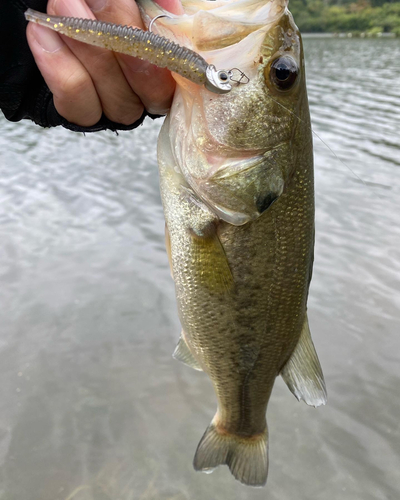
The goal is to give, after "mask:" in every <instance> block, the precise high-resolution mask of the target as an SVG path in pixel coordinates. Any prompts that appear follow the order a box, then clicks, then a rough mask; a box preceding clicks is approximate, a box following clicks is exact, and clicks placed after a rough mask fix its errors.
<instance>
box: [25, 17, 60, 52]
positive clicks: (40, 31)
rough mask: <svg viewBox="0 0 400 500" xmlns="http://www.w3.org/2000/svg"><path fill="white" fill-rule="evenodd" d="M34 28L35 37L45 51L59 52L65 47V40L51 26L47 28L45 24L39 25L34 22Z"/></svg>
mask: <svg viewBox="0 0 400 500" xmlns="http://www.w3.org/2000/svg"><path fill="white" fill-rule="evenodd" d="M32 28H33V30H34V32H33V36H34V37H35V40H36V41H37V43H38V44H39V45H40V46H41V47H42V49H43V50H44V51H46V52H57V50H60V49H61V48H62V47H63V45H64V42H63V41H62V40H61V38H60V37H59V35H57V33H55V32H54V31H51V30H50V29H49V28H45V27H44V26H38V25H37V24H33V26H32Z"/></svg>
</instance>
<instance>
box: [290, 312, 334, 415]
mask: <svg viewBox="0 0 400 500" xmlns="http://www.w3.org/2000/svg"><path fill="white" fill-rule="evenodd" d="M281 375H282V378H283V380H284V381H285V382H286V384H287V386H288V387H289V389H290V391H291V392H292V393H293V394H294V395H295V396H296V398H297V399H298V400H299V401H300V400H303V401H305V402H306V403H307V404H308V405H310V406H315V407H317V406H321V405H324V404H325V403H326V399H327V394H326V388H325V380H324V375H323V373H322V369H321V365H320V363H319V360H318V356H317V353H316V351H315V347H314V344H313V341H312V339H311V334H310V328H309V326H308V319H307V316H306V318H305V320H304V325H303V329H302V331H301V334H300V339H299V342H298V344H297V346H296V349H295V350H294V351H293V353H292V356H291V357H290V359H289V361H287V363H286V364H285V366H284V367H283V369H282V370H281Z"/></svg>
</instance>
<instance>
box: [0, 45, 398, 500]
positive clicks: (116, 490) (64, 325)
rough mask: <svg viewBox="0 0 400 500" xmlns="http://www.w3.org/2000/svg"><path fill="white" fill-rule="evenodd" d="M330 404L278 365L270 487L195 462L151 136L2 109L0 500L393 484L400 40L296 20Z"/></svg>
mask: <svg viewBox="0 0 400 500" xmlns="http://www.w3.org/2000/svg"><path fill="white" fill-rule="evenodd" d="M305 45H306V52H307V62H308V86H309V97H310V103H311V112H312V117H313V123H314V128H315V130H316V132H317V133H318V134H319V136H320V137H321V138H322V139H323V140H324V141H325V142H326V143H328V144H329V146H330V147H331V148H332V149H333V150H334V151H335V153H336V154H337V155H338V156H339V157H340V158H342V159H343V160H344V161H345V163H346V164H347V165H348V166H349V167H350V168H351V169H352V170H353V171H354V172H356V174H357V175H358V176H360V177H361V178H362V179H363V180H364V182H365V184H366V185H364V184H363V183H361V181H359V179H358V178H357V177H355V176H354V175H353V174H352V173H351V172H350V171H349V170H348V169H347V168H346V167H345V166H344V165H343V164H341V163H340V161H338V160H337V159H336V158H335V157H334V155H333V154H332V153H331V152H330V151H329V150H328V149H327V148H326V147H325V146H324V145H323V144H322V143H321V142H320V141H319V140H318V139H315V154H316V193H317V194H316V196H317V238H316V240H317V241H316V259H315V268H314V278H313V282H312V286H311V296H310V301H309V317H310V323H311V328H312V332H313V336H314V340H315V343H316V346H317V350H318V352H319V356H320V359H321V363H322V365H323V368H324V372H325V378H326V381H327V385H328V390H329V404H328V406H327V407H325V408H319V409H317V410H315V409H313V408H309V407H306V405H304V404H300V403H297V402H296V400H295V399H294V398H293V396H292V395H291V394H290V393H289V391H288V390H287V388H286V387H285V386H284V384H283V382H282V381H281V380H278V381H277V384H276V386H275V389H274V392H273V396H272V399H271V401H270V405H269V410H268V423H269V429H270V475H269V480H268V484H267V487H266V488H264V489H259V490H255V489H250V488H246V487H244V486H242V485H240V484H239V483H237V482H236V481H235V480H234V479H233V478H232V476H231V475H230V473H229V471H228V470H227V468H226V467H221V468H220V469H218V470H217V471H216V472H214V473H213V474H212V475H204V474H200V473H195V472H194V471H193V469H192V465H191V462H192V458H193V454H194V451H195V448H196V446H197V443H198V441H199V439H200V437H201V436H202V434H203V432H204V430H205V428H206V426H207V425H208V423H209V421H210V420H211V418H212V416H213V415H214V411H215V396H214V393H213V390H212V388H211V384H210V382H209V380H208V379H207V377H206V376H205V375H204V374H202V373H199V372H195V371H194V370H191V369H189V368H186V367H185V366H184V365H181V364H180V363H178V362H176V361H174V360H173V359H172V358H171V353H172V351H173V349H174V346H175V343H176V341H177V339H178V336H179V331H180V327H179V322H178V318H177V312H176V306H175V299H174V289H173V284H172V281H171V278H170V276H169V269H168V264H167V257H166V254H165V250H164V241H163V240H164V235H163V232H164V222H163V214H162V209H161V203H160V197H159V191H158V178H157V166H156V159H155V147H154V144H155V141H156V138H157V134H158V130H159V127H160V125H161V121H158V122H151V121H148V122H146V123H145V125H144V126H143V127H141V128H140V129H139V130H136V131H133V132H131V133H121V134H120V136H119V137H116V136H115V135H113V134H111V133H101V134H95V135H89V136H86V137H84V136H83V135H78V134H73V133H70V132H67V131H65V130H62V129H59V130H58V129H57V130H42V129H40V128H38V127H36V126H34V125H33V124H30V123H22V124H21V123H20V124H16V125H15V124H10V123H7V122H6V121H5V120H4V119H2V120H1V132H2V133H1V137H0V200H1V205H0V283H1V286H0V303H1V312H0V376H1V386H0V499H1V500H67V499H68V500H72V499H73V500H110V499H111V500H132V499H134V500H139V499H140V500H142V499H143V500H145V499H151V500H153V499H157V500H158V499H160V500H161V499H169V500H186V499H187V500H189V499H190V500H210V499H213V500H214V499H215V500H228V499H229V500H244V499H246V500H259V499H268V500H293V499H299V500H303V499H304V500H308V499H313V500H314V499H315V500H316V499H318V500H338V499H341V500H356V499H357V500H358V499H360V500H381V499H385V500H388V499H390V500H397V499H398V498H400V418H399V417H400V392H399V387H400V354H399V353H400V335H399V330H400V222H399V214H400V149H399V138H400V64H399V60H400V40H337V39H323V40H320V39H307V40H306V43H305Z"/></svg>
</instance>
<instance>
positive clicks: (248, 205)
mask: <svg viewBox="0 0 400 500" xmlns="http://www.w3.org/2000/svg"><path fill="white" fill-rule="evenodd" d="M137 3H138V5H139V8H140V11H141V15H142V18H143V21H144V23H145V24H146V26H147V27H149V26H151V27H152V29H153V30H154V31H155V32H157V33H156V34H154V33H151V34H150V35H149V34H148V33H147V34H146V33H144V32H141V31H140V30H136V29H135V30H129V29H128V28H126V27H118V26H112V25H110V24H109V23H107V24H105V23H104V24H93V21H82V20H71V19H67V18H60V19H58V18H57V19H56V18H53V17H47V16H46V15H41V17H40V15H38V14H37V13H34V12H33V11H29V12H28V13H27V18H28V19H30V20H34V21H35V22H40V23H42V24H44V25H48V26H49V27H50V28H52V29H57V30H59V31H60V29H61V30H64V31H62V32H63V33H65V34H67V35H71V36H74V37H75V38H78V39H81V40H83V41H86V42H88V43H95V44H97V45H101V46H103V47H106V48H110V49H112V50H118V51H125V53H131V54H132V55H136V56H138V57H143V58H145V57H148V53H149V52H150V53H151V55H150V57H151V59H150V60H151V62H155V63H156V64H160V65H161V64H162V65H164V66H166V67H168V68H170V69H173V70H174V73H173V77H174V78H175V80H176V91H175V95H174V99H173V103H172V107H171V109H170V112H169V113H168V115H167V117H166V119H165V121H164V124H163V126H162V128H161V132H160V135H159V139H158V146H157V155H158V164H159V175H160V190H161V198H162V203H163V208H164V215H165V221H166V247H167V254H168V258H169V263H170V268H171V275H172V277H173V280H174V283H175V291H176V299H177V305H178V313H179V318H180V322H181V325H182V332H181V335H180V338H179V341H178V344H177V347H176V349H175V351H174V353H173V356H174V358H175V359H177V360H180V361H182V362H183V363H185V364H186V365H188V366H189V367H191V368H194V369H196V370H199V371H203V372H205V373H206V374H207V375H208V377H209V378H210V380H211V382H212V385H213V387H214V390H215V393H216V397H217V411H216V414H215V416H214V418H213V419H212V421H211V423H210V425H209V426H208V427H207V429H206V431H205V433H204V435H203V437H202V438H201V440H200V442H199V445H198V447H197V450H196V453H195V456H194V461H193V465H194V468H195V470H198V471H203V472H212V471H213V470H214V469H215V468H217V467H218V466H219V465H227V466H228V467H229V469H230V471H231V473H232V474H233V476H234V477H235V478H236V479H237V480H238V481H240V482H241V483H243V484H245V485H249V486H254V487H261V486H264V485H265V484H266V481H267V476H268V462H269V458H268V426H267V421H266V411H267V406H268V402H269V399H270V395H271V392H272V389H273V386H274V382H275V380H276V378H277V376H278V375H281V376H282V378H283V380H284V381H285V382H286V384H287V386H288V388H289V389H290V391H291V392H292V393H293V394H294V396H295V397H296V398H297V399H298V400H299V401H300V400H303V401H304V402H305V403H306V404H308V405H310V406H314V407H318V406H321V405H324V404H325V403H326V401H327V392H326V387H325V381H324V376H323V373H322V369H321V365H320V362H319V360H318V356H317V353H316V350H315V347H314V344H313V341H312V338H311V334H310V329H309V322H308V317H307V298H308V293H309V286H310V281H311V277H312V267H313V258H314V257H313V255H314V210H315V209H314V179H313V143H312V129H311V124H310V114H309V107H308V100H307V89H306V75H305V65H304V51H303V46H302V40H301V35H300V32H299V30H298V28H297V26H296V24H295V22H294V20H293V17H292V15H291V13H290V11H289V10H288V2H287V0H267V1H266V0H214V1H210V0H181V3H182V14H179V15H178V14H173V13H170V12H168V11H166V10H165V9H163V8H161V7H160V6H159V5H158V4H156V3H154V2H153V0H137ZM155 21H156V22H155ZM90 23H91V24H90ZM60 26H61V28H60ZM157 34H158V35H160V36H161V37H165V38H161V37H160V36H158V35H157ZM171 44H172V45H171ZM182 47H185V49H182ZM187 49H188V50H187ZM146 54H147V55H146ZM216 68H230V69H229V70H227V71H226V70H223V71H221V70H220V71H217V70H216ZM214 70H215V71H214ZM210 71H211V73H212V74H213V78H214V77H215V78H216V79H215V80H213V82H214V83H215V85H214V84H213V83H212V82H211V83H210V82H209V81H208V80H207V78H208V75H209V74H210ZM188 78H189V79H188ZM218 78H219V81H218ZM225 80H228V81H229V83H228V84H227V82H226V81H225Z"/></svg>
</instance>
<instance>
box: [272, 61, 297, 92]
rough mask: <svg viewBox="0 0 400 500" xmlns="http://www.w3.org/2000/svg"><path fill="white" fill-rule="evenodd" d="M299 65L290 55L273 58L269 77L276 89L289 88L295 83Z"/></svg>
mask: <svg viewBox="0 0 400 500" xmlns="http://www.w3.org/2000/svg"><path fill="white" fill-rule="evenodd" d="M298 74H299V67H298V66H297V64H296V62H295V60H294V59H293V58H292V57H290V56H282V57H278V59H275V61H273V63H272V64H271V66H270V70H269V78H270V80H271V82H272V83H273V84H274V86H275V87H276V88H277V89H278V90H289V89H291V88H292V87H293V85H294V84H295V83H296V80H297V76H298Z"/></svg>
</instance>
